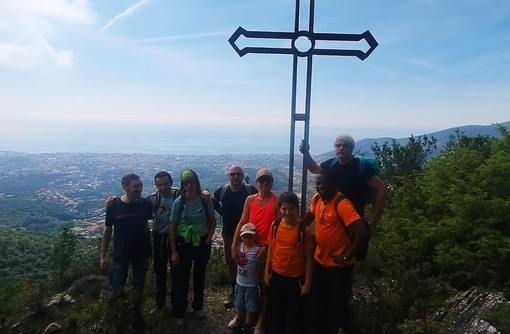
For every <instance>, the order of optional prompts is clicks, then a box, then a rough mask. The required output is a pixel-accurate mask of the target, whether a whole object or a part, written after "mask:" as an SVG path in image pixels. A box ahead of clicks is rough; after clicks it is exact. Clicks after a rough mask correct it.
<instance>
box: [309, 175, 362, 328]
mask: <svg viewBox="0 0 510 334" xmlns="http://www.w3.org/2000/svg"><path fill="white" fill-rule="evenodd" d="M316 189H317V193H316V194H315V195H314V196H313V197H312V199H311V203H310V210H309V211H308V212H307V213H306V215H305V217H304V222H305V223H306V224H310V223H311V222H312V221H313V220H314V219H315V226H316V241H317V247H316V249H315V254H314V259H315V267H314V275H313V287H312V290H313V291H314V294H315V299H316V303H317V304H316V305H317V309H316V312H317V317H318V319H317V323H316V327H317V328H316V330H317V332H318V333H325V334H329V333H337V332H338V329H339V328H342V329H343V330H344V331H346V332H348V331H349V322H350V314H349V313H350V310H349V298H350V296H351V295H352V279H351V277H352V271H353V269H354V265H355V264H356V257H355V256H354V254H356V252H357V250H358V248H359V246H360V244H361V242H362V240H363V239H364V238H366V237H367V233H368V229H367V228H366V227H365V226H364V224H365V222H364V221H363V220H362V219H361V217H360V216H359V214H358V213H357V212H356V210H355V209H354V206H353V205H352V203H351V201H350V200H348V199H347V198H345V197H344V196H343V195H342V194H341V193H340V192H339V191H338V190H337V188H336V186H335V183H334V180H333V178H332V177H331V175H328V174H320V175H319V176H317V182H316Z"/></svg>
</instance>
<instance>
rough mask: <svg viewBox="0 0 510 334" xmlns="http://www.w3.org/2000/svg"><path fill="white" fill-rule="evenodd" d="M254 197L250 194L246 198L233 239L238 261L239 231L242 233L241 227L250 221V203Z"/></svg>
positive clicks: (234, 254)
mask: <svg viewBox="0 0 510 334" xmlns="http://www.w3.org/2000/svg"><path fill="white" fill-rule="evenodd" d="M254 198H255V195H250V196H248V197H247V198H246V201H244V207H243V214H242V215H241V219H239V224H237V227H236V231H235V232H234V238H233V239H232V249H231V251H232V257H233V258H234V261H236V263H237V260H238V258H239V252H238V251H237V244H239V233H241V227H243V225H244V224H246V223H248V219H249V218H250V205H251V203H252V202H253V199H254Z"/></svg>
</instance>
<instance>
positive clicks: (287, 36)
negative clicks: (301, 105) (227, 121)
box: [228, 0, 378, 213]
mask: <svg viewBox="0 0 510 334" xmlns="http://www.w3.org/2000/svg"><path fill="white" fill-rule="evenodd" d="M308 1H309V4H310V5H309V15H308V30H301V29H300V26H299V22H300V8H301V1H300V0H296V9H295V19H294V32H270V31H247V30H245V29H243V28H242V27H239V28H237V30H236V31H235V32H234V34H232V36H231V37H230V38H229V40H228V41H229V43H230V45H232V47H233V48H234V50H235V51H236V52H237V53H238V54H239V56H241V57H242V56H244V55H245V54H247V53H264V54H292V58H293V59H292V101H291V125H290V145H289V146H290V152H289V179H288V187H287V188H288V191H293V183H294V144H295V134H296V122H304V135H303V140H304V143H305V145H306V146H307V147H308V142H309V136H310V107H311V94H312V63H313V56H314V55H325V56H351V57H352V56H354V57H358V58H359V59H361V60H365V58H367V57H368V56H369V55H370V54H371V53H372V52H373V51H374V49H375V48H376V47H377V45H378V43H377V41H376V40H375V38H374V37H373V36H372V34H371V33H370V32H369V31H368V30H367V31H365V32H364V33H362V34H330V33H315V32H314V16H315V0H308ZM241 36H244V37H246V38H248V39H249V38H258V39H282V40H290V41H291V47H290V48H274V47H244V48H243V49H240V48H239V47H238V46H237V45H236V41H237V40H238V38H239V37H241ZM300 38H306V39H307V40H308V41H309V43H310V48H309V49H308V50H305V51H303V50H299V49H298V47H297V46H296V42H297V40H298V39H300ZM361 40H365V41H366V42H367V43H368V45H369V46H370V48H369V49H368V50H367V51H365V52H363V51H361V50H352V49H323V48H317V47H316V45H315V44H316V41H357V42H359V41H361ZM299 57H302V58H305V57H306V88H305V110H304V113H298V112H297V111H296V100H297V80H298V61H299ZM307 176H308V171H307V168H306V164H305V161H304V159H303V175H302V183H301V213H304V212H306V193H307Z"/></svg>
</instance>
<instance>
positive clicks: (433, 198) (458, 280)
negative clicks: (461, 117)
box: [371, 131, 510, 333]
mask: <svg viewBox="0 0 510 334" xmlns="http://www.w3.org/2000/svg"><path fill="white" fill-rule="evenodd" d="M399 149H400V148H398V147H397V151H398V150H399ZM414 161H418V160H414ZM411 176H412V177H405V178H400V179H399V183H398V186H396V187H395V188H394V192H393V200H392V202H391V203H390V205H389V206H388V208H387V210H386V212H385V214H384V218H383V224H382V225H381V227H380V228H381V229H382V230H381V231H380V238H378V239H375V240H374V241H373V244H372V247H373V250H375V252H376V253H377V254H378V257H379V259H380V261H381V263H382V267H383V268H384V270H385V271H387V273H388V274H389V276H390V277H391V278H392V279H393V280H394V281H395V282H397V284H396V286H397V287H398V290H397V292H398V298H397V299H398V303H399V304H400V306H397V305H392V306H391V308H392V310H393V312H394V313H393V314H394V316H396V317H397V319H398V322H399V323H401V324H402V325H401V326H400V329H399V330H400V331H402V332H404V333H411V332H413V333H420V332H422V333H428V332H434V326H435V325H434V324H433V323H430V321H429V320H427V319H428V318H427V315H428V314H431V313H432V312H433V311H434V309H435V308H437V306H438V305H440V303H441V301H442V300H444V298H445V297H446V296H448V294H449V293H450V288H449V287H454V288H456V289H468V288H470V287H473V286H479V287H483V288H489V289H497V290H500V291H506V292H509V291H510V285H509V282H508V277H510V267H509V266H507V265H503V264H506V263H510V233H509V231H510V226H509V224H510V134H509V133H508V131H502V138H501V139H499V140H497V139H490V140H489V139H487V138H474V139H468V138H465V137H463V136H462V135H458V136H457V137H456V138H452V140H451V142H450V144H449V145H448V147H447V149H445V150H444V151H443V152H442V153H441V154H440V155H439V156H437V157H435V158H433V159H432V160H431V161H430V162H428V163H427V164H426V165H423V171H422V172H421V173H418V174H412V175H411ZM371 252H372V251H371ZM372 253H374V252H372Z"/></svg>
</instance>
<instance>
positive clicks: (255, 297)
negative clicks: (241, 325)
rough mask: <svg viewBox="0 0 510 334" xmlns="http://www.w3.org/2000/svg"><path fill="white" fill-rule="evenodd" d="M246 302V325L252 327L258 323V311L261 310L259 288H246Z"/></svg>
mask: <svg viewBox="0 0 510 334" xmlns="http://www.w3.org/2000/svg"><path fill="white" fill-rule="evenodd" d="M244 304H245V306H246V318H245V324H246V327H248V328H251V327H253V326H255V325H256V323H257V312H258V310H259V288H258V287H256V286H255V287H249V288H245V293H244Z"/></svg>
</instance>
